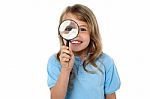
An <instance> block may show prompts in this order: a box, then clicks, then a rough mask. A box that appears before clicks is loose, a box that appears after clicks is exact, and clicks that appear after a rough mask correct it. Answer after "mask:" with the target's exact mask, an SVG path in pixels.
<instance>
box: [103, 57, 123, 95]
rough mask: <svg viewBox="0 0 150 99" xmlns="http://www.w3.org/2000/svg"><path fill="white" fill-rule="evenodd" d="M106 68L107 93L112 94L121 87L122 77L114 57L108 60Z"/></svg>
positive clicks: (105, 87) (105, 88)
mask: <svg viewBox="0 0 150 99" xmlns="http://www.w3.org/2000/svg"><path fill="white" fill-rule="evenodd" d="M106 65H107V66H106V70H105V84H104V91H105V94H111V93H113V92H115V91H116V90H118V89H119V88H120V84H121V83H120V78H119V75H118V72H117V68H116V66H115V63H114V61H113V59H112V58H110V59H109V61H107V64H106Z"/></svg>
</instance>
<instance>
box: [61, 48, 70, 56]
mask: <svg viewBox="0 0 150 99" xmlns="http://www.w3.org/2000/svg"><path fill="white" fill-rule="evenodd" d="M64 53H65V54H67V55H70V54H71V53H70V51H69V50H67V49H63V50H62V51H61V54H64Z"/></svg>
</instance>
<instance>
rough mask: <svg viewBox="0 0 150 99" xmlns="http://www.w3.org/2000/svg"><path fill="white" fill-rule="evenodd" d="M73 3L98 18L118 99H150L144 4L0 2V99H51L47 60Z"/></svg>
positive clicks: (123, 0)
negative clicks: (115, 78)
mask: <svg viewBox="0 0 150 99" xmlns="http://www.w3.org/2000/svg"><path fill="white" fill-rule="evenodd" d="M74 3H82V4H84V5H87V6H88V7H89V8H91V10H92V11H93V12H94V13H95V15H96V17H97V20H98V23H99V27H100V31H101V35H102V39H103V46H104V52H105V53H107V54H109V55H110V56H111V57H113V58H114V60H115V63H116V65H117V69H118V72H119V75H120V78H121V83H122V84H121V88H120V89H119V90H118V91H117V97H118V99H150V96H149V89H150V80H149V75H150V70H149V69H150V68H149V66H150V63H149V59H150V58H149V56H150V52H149V50H150V47H149V46H150V44H149V42H150V40H149V33H150V12H149V9H150V6H149V5H150V4H149V1H148V0H99V1H98V0H85V1H84V0H68V1H67V0H60V1H58V0H55V1H50V0H1V1H0V99H49V95H50V94H49V89H48V87H47V71H46V69H47V66H46V65H47V61H48V58H49V56H50V55H51V54H53V53H56V52H57V51H58V50H59V41H58V38H57V27H58V20H59V16H60V14H61V12H62V11H63V9H64V8H65V7H66V6H68V5H72V4H74Z"/></svg>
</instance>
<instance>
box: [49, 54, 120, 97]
mask: <svg viewBox="0 0 150 99" xmlns="http://www.w3.org/2000/svg"><path fill="white" fill-rule="evenodd" d="M96 64H97V68H96V67H94V66H91V64H88V65H87V66H86V69H87V70H89V71H94V72H95V73H94V74H92V73H88V72H86V71H85V70H84V68H83V62H82V60H81V59H80V57H78V56H75V65H74V66H73V68H74V72H75V78H74V80H73V88H72V89H69V88H68V90H67V94H66V98H65V99H105V97H104V95H105V94H111V93H113V92H115V91H116V90H117V89H119V88H120V79H119V75H118V72H117V69H116V66H115V63H114V61H113V59H112V58H111V57H110V56H108V55H107V54H105V53H103V54H102V55H101V56H100V57H99V58H97V60H96ZM60 71H61V64H60V62H59V60H58V59H57V56H56V54H54V55H52V56H51V57H50V59H49V61H48V65H47V72H48V81H47V82H48V87H49V88H52V87H53V86H55V84H56V82H57V79H58V77H59V74H60Z"/></svg>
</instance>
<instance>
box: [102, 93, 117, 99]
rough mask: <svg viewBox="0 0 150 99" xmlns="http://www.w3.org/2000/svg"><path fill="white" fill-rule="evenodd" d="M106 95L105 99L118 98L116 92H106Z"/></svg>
mask: <svg viewBox="0 0 150 99" xmlns="http://www.w3.org/2000/svg"><path fill="white" fill-rule="evenodd" d="M105 97H106V98H105V99H117V98H116V94H115V93H112V94H106V95H105Z"/></svg>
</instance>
